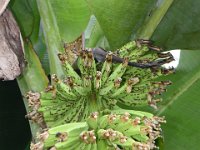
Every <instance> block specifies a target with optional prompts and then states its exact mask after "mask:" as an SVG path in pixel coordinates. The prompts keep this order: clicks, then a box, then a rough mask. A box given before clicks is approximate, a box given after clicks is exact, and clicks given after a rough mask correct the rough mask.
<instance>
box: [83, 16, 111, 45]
mask: <svg viewBox="0 0 200 150" xmlns="http://www.w3.org/2000/svg"><path fill="white" fill-rule="evenodd" d="M85 45H86V47H90V48H94V47H101V48H103V49H109V48H110V46H109V43H108V40H107V38H106V37H105V34H104V32H103V31H102V29H101V27H100V25H99V23H98V21H97V20H96V18H95V16H91V18H90V21H89V24H88V26H87V28H86V31H85Z"/></svg>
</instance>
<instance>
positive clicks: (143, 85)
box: [26, 40, 173, 147]
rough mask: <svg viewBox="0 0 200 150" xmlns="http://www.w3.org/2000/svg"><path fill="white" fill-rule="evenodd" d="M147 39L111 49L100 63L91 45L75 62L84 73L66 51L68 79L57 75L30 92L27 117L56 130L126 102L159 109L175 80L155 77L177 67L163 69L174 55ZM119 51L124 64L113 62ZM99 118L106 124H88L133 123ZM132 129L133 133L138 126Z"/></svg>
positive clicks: (96, 124)
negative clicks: (45, 86) (169, 80)
mask: <svg viewBox="0 0 200 150" xmlns="http://www.w3.org/2000/svg"><path fill="white" fill-rule="evenodd" d="M148 43H149V42H148V41H146V40H136V41H132V42H129V43H127V44H126V45H124V46H123V47H122V48H120V49H118V50H117V52H114V53H111V52H108V54H107V55H106V58H105V61H104V62H103V63H102V62H99V63H98V64H97V63H96V62H95V60H94V56H93V53H92V50H91V49H87V50H82V51H81V50H80V51H79V52H78V54H79V56H78V59H77V62H75V65H76V64H77V66H78V69H79V70H80V72H79V71H75V70H74V69H73V67H72V65H70V63H69V62H68V61H67V59H66V55H65V54H63V55H62V54H59V58H60V60H61V63H62V64H63V67H64V68H65V71H66V77H65V78H64V79H59V78H58V77H57V76H56V75H52V83H51V85H50V86H48V87H47V89H46V90H44V91H41V92H36V93H33V92H29V93H28V94H27V96H26V97H27V99H28V102H29V107H30V108H31V112H30V113H29V114H28V115H27V117H28V118H29V119H32V120H33V121H34V122H36V123H39V124H40V125H42V126H43V127H44V126H45V128H46V127H48V128H51V127H55V126H59V125H62V124H65V123H70V122H77V121H86V118H87V117H88V116H89V114H90V113H92V112H94V111H96V112H98V113H100V112H101V111H104V110H106V109H108V110H113V109H116V108H120V107H122V105H121V104H123V105H125V106H129V107H134V106H137V105H144V106H145V105H150V106H152V107H154V108H156V103H157V102H158V101H160V100H159V99H157V95H160V94H162V92H165V91H166V86H168V85H170V82H167V81H166V82H164V81H162V82H155V81H153V80H155V79H156V78H158V77H160V76H163V75H167V74H169V73H173V69H164V68H162V67H161V65H162V64H164V63H167V62H170V61H171V60H172V56H171V54H170V53H162V52H160V51H159V49H158V48H157V47H153V46H152V45H148ZM151 49H154V50H151ZM114 55H118V56H120V57H121V58H123V59H121V60H123V62H122V61H121V62H122V63H119V64H114V63H113V62H114V61H115V60H114V59H113V58H114ZM130 62H137V63H141V64H142V65H146V64H155V65H153V66H152V67H149V68H138V67H133V66H131V65H130ZM98 70H99V71H98ZM100 120H101V123H100V122H99V121H98V120H96V123H94V122H92V121H91V120H90V121H91V122H90V123H89V120H88V124H89V126H90V128H94V129H98V127H99V126H100V127H102V128H108V127H113V128H114V127H116V128H117V126H118V128H117V129H120V128H121V129H123V128H124V130H125V129H126V128H127V124H128V123H124V126H121V124H120V122H116V124H112V123H109V122H106V121H108V118H106V117H105V116H102V117H100ZM41 122H42V123H41ZM129 132H130V134H133V132H134V130H130V131H129ZM127 134H128V133H127ZM107 143H108V142H107ZM111 145H112V144H111ZM114 145H116V144H114ZM86 147H90V146H88V145H86ZM91 147H92V146H91Z"/></svg>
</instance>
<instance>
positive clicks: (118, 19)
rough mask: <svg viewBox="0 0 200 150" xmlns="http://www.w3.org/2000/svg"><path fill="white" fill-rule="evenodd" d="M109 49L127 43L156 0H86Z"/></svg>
mask: <svg viewBox="0 0 200 150" xmlns="http://www.w3.org/2000/svg"><path fill="white" fill-rule="evenodd" d="M87 2H88V5H89V6H90V9H91V11H92V13H93V14H94V15H95V17H96V18H97V20H98V22H99V24H100V26H101V29H102V30H103V32H104V34H105V36H106V38H107V39H108V42H109V45H110V47H111V49H115V48H118V47H120V46H122V45H123V44H125V43H127V42H128V41H129V40H130V38H131V33H134V32H136V31H137V30H138V28H139V27H140V26H141V25H142V23H143V22H144V20H145V18H146V16H147V15H148V14H149V13H150V11H151V9H153V7H154V6H155V2H156V0H120V1H119V0H109V1H107V0H87Z"/></svg>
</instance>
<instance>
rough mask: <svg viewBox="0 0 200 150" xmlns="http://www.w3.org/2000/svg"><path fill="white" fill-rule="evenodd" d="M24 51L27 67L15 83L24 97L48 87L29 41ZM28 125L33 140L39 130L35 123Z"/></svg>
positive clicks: (26, 104) (27, 109) (26, 105)
mask: <svg viewBox="0 0 200 150" xmlns="http://www.w3.org/2000/svg"><path fill="white" fill-rule="evenodd" d="M24 49H25V58H26V60H27V66H26V68H25V69H24V71H23V73H22V74H21V76H19V77H18V78H17V82H18V85H19V88H20V90H21V93H22V95H25V94H26V93H27V92H28V91H30V90H31V91H35V92H38V91H41V90H44V89H45V88H46V87H47V85H48V79H47V77H46V75H45V73H44V70H43V69H42V66H41V64H40V61H39V59H38V57H37V55H36V54H35V52H34V50H33V47H32V45H31V43H30V42H29V41H27V42H25V45H24ZM23 99H24V104H25V107H26V111H27V112H29V107H28V102H27V99H25V98H23ZM29 123H30V128H31V133H32V136H33V138H35V137H36V133H37V132H38V131H39V129H40V128H39V126H38V125H36V124H35V123H31V122H29Z"/></svg>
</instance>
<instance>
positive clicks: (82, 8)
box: [49, 0, 90, 42]
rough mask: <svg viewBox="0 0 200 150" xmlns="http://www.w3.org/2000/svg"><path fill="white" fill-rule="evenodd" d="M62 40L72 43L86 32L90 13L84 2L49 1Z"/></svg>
mask: <svg viewBox="0 0 200 150" xmlns="http://www.w3.org/2000/svg"><path fill="white" fill-rule="evenodd" d="M49 3H50V5H51V6H52V13H53V14H54V15H55V23H56V24H57V26H58V29H59V33H60V35H61V38H62V40H63V41H65V42H72V41H74V40H75V39H76V38H77V37H79V36H80V35H81V34H82V32H84V30H85V28H86V26H87V24H88V21H89V19H90V11H89V8H88V6H87V4H86V2H85V1H84V0H49Z"/></svg>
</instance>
